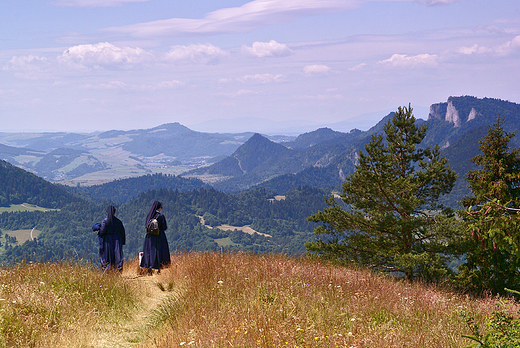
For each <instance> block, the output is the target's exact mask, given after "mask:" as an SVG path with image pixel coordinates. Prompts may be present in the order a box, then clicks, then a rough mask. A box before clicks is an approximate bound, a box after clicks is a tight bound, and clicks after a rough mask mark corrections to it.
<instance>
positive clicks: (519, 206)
mask: <svg viewBox="0 0 520 348" xmlns="http://www.w3.org/2000/svg"><path fill="white" fill-rule="evenodd" d="M503 124H504V120H503V119H501V118H500V117H498V118H497V121H496V122H495V124H493V126H491V127H488V134H487V135H486V137H485V138H484V139H482V140H481V141H480V142H479V144H480V151H481V152H482V153H481V154H480V155H478V156H476V157H474V158H472V159H471V161H472V162H473V163H474V164H476V165H477V166H478V167H480V168H479V169H476V170H472V171H469V172H468V174H467V177H466V180H467V181H468V183H469V188H470V190H471V193H472V194H473V195H472V196H469V197H465V198H464V199H463V200H462V201H461V205H462V206H463V207H464V208H465V210H462V211H461V212H459V213H460V215H461V216H462V217H463V218H464V220H465V221H466V223H467V226H468V235H467V239H466V243H467V247H468V249H469V250H468V252H467V255H466V262H465V263H464V264H463V265H461V266H460V267H459V269H460V275H459V277H460V280H461V281H462V283H463V285H464V286H465V287H466V288H468V289H470V290H472V291H474V292H481V291H485V290H491V291H493V292H495V293H503V292H504V288H510V289H515V290H520V272H519V270H520V149H519V148H513V149H509V143H510V141H511V139H512V138H513V137H514V136H515V134H516V133H508V132H506V131H505V130H504V129H503V128H502V126H503Z"/></svg>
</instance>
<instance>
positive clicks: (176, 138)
mask: <svg viewBox="0 0 520 348" xmlns="http://www.w3.org/2000/svg"><path fill="white" fill-rule="evenodd" d="M252 135H253V133H239V134H219V133H201V132H196V131H192V130H190V129H188V128H187V127H185V126H182V125H180V124H179V123H170V124H164V125H161V126H158V127H153V128H150V129H139V130H130V131H121V130H112V131H107V132H103V133H88V134H78V133H12V134H11V133H0V142H1V143H3V144H1V146H0V158H3V159H5V160H6V161H8V162H9V163H11V164H14V165H16V166H19V167H21V168H23V169H26V170H29V171H31V172H34V173H35V174H37V175H39V176H41V177H43V178H45V179H47V180H52V181H63V182H65V183H67V184H69V185H73V186H75V185H76V184H81V185H93V184H94V185H95V184H100V183H103V182H107V181H111V180H114V179H121V178H127V177H135V176H140V175H145V174H152V173H166V174H180V173H182V172H184V171H187V170H189V169H192V168H193V166H194V165H196V166H198V165H203V164H204V163H205V162H210V163H212V162H214V160H213V159H214V158H218V159H221V158H223V157H225V156H228V155H230V154H231V153H233V151H235V150H236V149H237V148H238V147H239V146H240V145H242V144H243V143H244V142H245V141H246V140H247V139H249V138H250V137H251V136H252ZM273 138H280V139H282V140H287V139H290V138H288V137H273ZM4 144H5V145H4ZM31 149H32V150H31ZM34 149H36V150H34ZM91 173H95V175H91Z"/></svg>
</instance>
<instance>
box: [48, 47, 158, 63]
mask: <svg viewBox="0 0 520 348" xmlns="http://www.w3.org/2000/svg"><path fill="white" fill-rule="evenodd" d="M57 59H58V62H59V63H61V64H63V65H66V66H71V67H77V68H130V67H135V66H137V65H139V64H142V63H145V62H147V61H149V60H152V59H153V54H151V53H149V52H147V51H145V50H143V49H141V48H139V47H137V48H130V47H117V46H115V45H113V44H111V43H108V42H100V43H98V44H94V45H91V44H87V45H78V46H73V47H70V48H69V49H68V50H66V51H65V52H63V54H62V55H61V56H58V57H57Z"/></svg>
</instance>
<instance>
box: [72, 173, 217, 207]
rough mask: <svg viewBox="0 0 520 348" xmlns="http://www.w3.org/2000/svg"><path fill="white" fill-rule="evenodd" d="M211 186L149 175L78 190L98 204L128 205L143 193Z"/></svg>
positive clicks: (191, 180) (166, 176) (169, 176)
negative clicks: (109, 202) (127, 203)
mask: <svg viewBox="0 0 520 348" xmlns="http://www.w3.org/2000/svg"><path fill="white" fill-rule="evenodd" d="M209 187H210V186H209V185H207V184H205V183H203V182H202V181H200V180H198V179H185V178H181V177H178V176H174V175H165V174H161V173H159V174H148V175H144V176H139V177H135V178H128V179H118V180H114V181H111V182H108V183H105V184H102V185H94V186H87V187H80V188H77V190H78V191H79V192H83V193H86V194H88V195H89V196H90V197H92V198H93V199H95V200H96V201H98V202H103V201H105V202H108V201H111V202H115V203H126V202H128V201H129V200H131V199H133V198H135V197H137V196H139V195H140V194H141V193H143V192H146V191H150V190H158V189H167V190H179V191H192V190H196V189H200V188H206V189H208V188H209Z"/></svg>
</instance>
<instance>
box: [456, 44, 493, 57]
mask: <svg viewBox="0 0 520 348" xmlns="http://www.w3.org/2000/svg"><path fill="white" fill-rule="evenodd" d="M492 51H493V50H491V49H489V48H487V47H483V46H479V45H477V44H474V45H473V46H471V47H465V46H462V47H459V48H458V49H457V52H458V53H461V54H464V55H471V54H483V53H491V52H492Z"/></svg>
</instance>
